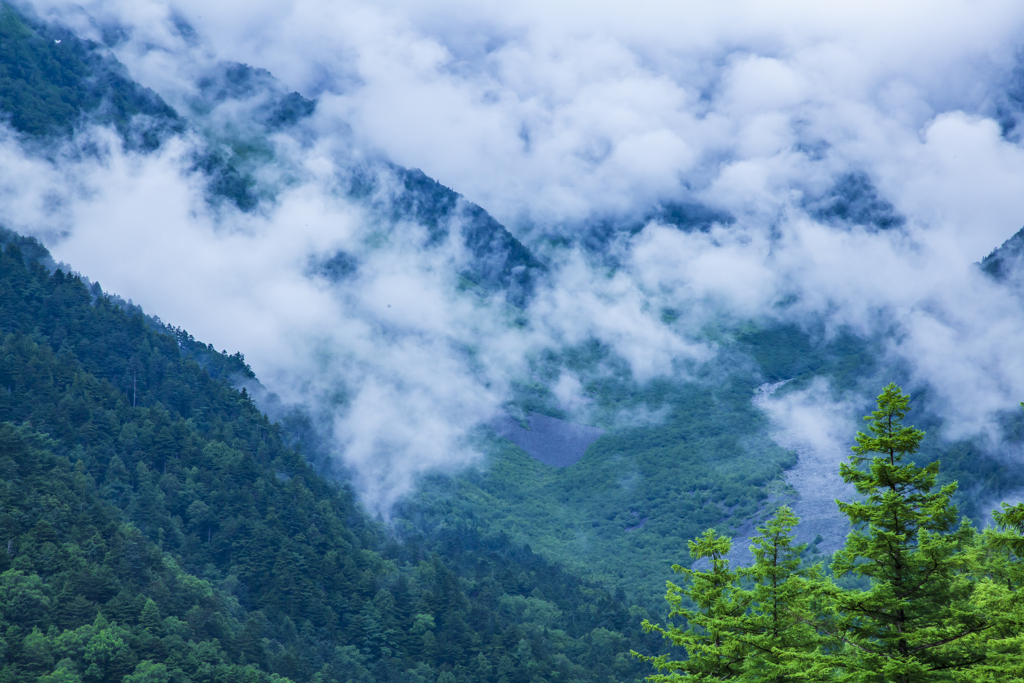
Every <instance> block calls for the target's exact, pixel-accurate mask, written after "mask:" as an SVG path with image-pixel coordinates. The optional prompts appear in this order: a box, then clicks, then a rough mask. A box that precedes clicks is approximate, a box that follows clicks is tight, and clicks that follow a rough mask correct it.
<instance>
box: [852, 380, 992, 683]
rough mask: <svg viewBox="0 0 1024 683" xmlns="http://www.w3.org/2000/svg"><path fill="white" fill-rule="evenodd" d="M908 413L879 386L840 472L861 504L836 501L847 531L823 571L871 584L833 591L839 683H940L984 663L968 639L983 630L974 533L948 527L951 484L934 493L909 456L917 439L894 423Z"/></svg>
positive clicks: (930, 477)
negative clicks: (971, 551) (972, 566)
mask: <svg viewBox="0 0 1024 683" xmlns="http://www.w3.org/2000/svg"><path fill="white" fill-rule="evenodd" d="M909 406H910V397H909V396H908V395H906V394H904V393H903V392H902V391H901V390H900V388H899V387H897V386H896V385H895V384H890V385H889V386H887V387H885V389H884V390H883V391H882V394H881V395H880V396H879V397H878V410H875V411H874V412H872V413H871V415H869V416H867V417H865V418H864V419H865V420H867V421H869V422H870V425H869V431H870V434H864V433H863V432H858V434H857V445H856V446H854V447H853V455H851V456H850V463H849V464H843V465H842V466H841V467H840V474H841V475H842V477H843V479H844V480H845V481H846V482H848V483H852V484H853V485H854V487H855V488H856V490H857V492H858V493H860V494H861V495H862V496H863V499H862V500H860V501H854V502H848V503H844V502H839V508H840V510H841V511H842V512H843V513H844V514H845V515H846V516H847V517H848V518H849V519H850V522H851V524H852V526H853V530H852V531H851V532H850V535H849V537H848V538H847V541H846V546H845V547H844V548H843V549H842V550H841V551H839V552H838V553H837V554H836V556H835V560H834V561H833V564H832V570H833V572H834V573H835V574H836V575H837V576H840V577H841V576H844V575H847V574H852V575H854V576H860V577H864V578H866V579H868V580H869V581H870V583H871V587H870V588H868V589H866V590H837V591H836V592H835V609H836V613H837V614H838V615H839V617H838V619H837V626H838V627H839V628H838V629H836V630H833V631H832V633H833V635H835V636H836V637H837V638H838V640H839V641H840V642H841V644H842V651H841V652H840V653H838V655H837V659H836V663H837V664H838V665H839V667H840V669H841V671H842V674H841V676H840V680H843V681H858V682H860V681H865V682H866V681H879V682H882V681H885V682H890V681H893V682H897V683H910V682H912V681H938V680H948V679H950V678H951V677H952V672H953V671H966V670H968V669H970V668H971V667H972V666H974V665H975V664H977V663H978V662H979V661H980V660H981V659H982V658H983V652H982V651H981V649H980V648H978V647H974V646H972V639H971V638H970V636H972V635H973V634H976V633H980V632H981V631H983V630H984V629H985V628H986V621H985V619H984V618H983V617H982V615H981V614H980V612H979V610H978V609H977V607H976V606H974V605H972V603H971V594H972V592H973V588H974V585H975V581H973V580H972V578H971V576H970V574H969V573H968V569H969V567H968V563H967V555H968V554H967V553H966V552H965V550H966V548H967V547H968V546H969V545H970V544H971V542H972V539H973V535H974V532H973V530H972V529H971V527H970V526H969V525H967V524H966V523H961V524H960V525H959V526H957V511H956V507H955V506H954V505H953V504H952V502H951V500H950V499H951V497H952V496H953V493H954V492H955V491H956V484H955V483H953V484H948V485H946V486H942V487H940V488H939V489H938V490H937V491H933V489H935V486H936V477H937V475H938V471H939V464H938V463H937V462H933V463H931V464H929V465H926V466H925V467H919V466H917V465H916V464H915V463H914V462H913V461H912V460H910V459H909V456H910V455H912V454H913V453H914V452H916V451H917V448H918V446H919V444H920V442H921V439H922V438H923V437H924V432H922V431H921V430H919V429H915V428H913V427H906V426H903V418H904V417H905V416H906V413H907V412H908V411H909V409H910V408H909Z"/></svg>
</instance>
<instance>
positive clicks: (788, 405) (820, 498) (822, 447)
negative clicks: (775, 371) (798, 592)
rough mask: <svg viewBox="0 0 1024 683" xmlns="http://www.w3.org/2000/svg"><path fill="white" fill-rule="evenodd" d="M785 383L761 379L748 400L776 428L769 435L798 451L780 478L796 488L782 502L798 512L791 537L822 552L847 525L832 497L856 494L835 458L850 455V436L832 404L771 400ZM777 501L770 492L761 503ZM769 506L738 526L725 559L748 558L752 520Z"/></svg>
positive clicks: (835, 546) (841, 538) (837, 541)
mask: <svg viewBox="0 0 1024 683" xmlns="http://www.w3.org/2000/svg"><path fill="white" fill-rule="evenodd" d="M787 381H788V380H787ZM785 384H786V381H782V382H772V383H765V384H762V385H761V386H760V387H758V388H757V391H755V393H754V397H753V399H752V402H753V404H754V405H756V406H758V407H760V408H762V409H763V410H765V411H766V412H768V414H769V415H771V416H772V418H773V420H772V421H773V423H774V424H775V426H776V428H777V429H778V431H775V432H774V433H772V435H771V436H772V439H774V440H775V442H776V443H777V444H779V445H780V446H782V447H783V448H787V449H789V450H792V451H794V452H795V453H796V455H797V463H796V465H795V466H794V467H793V468H792V469H790V470H789V471H788V472H786V474H785V475H784V480H785V483H786V484H787V485H788V486H789V487H791V488H792V490H793V491H795V493H796V499H795V500H792V501H787V502H786V504H788V505H789V507H790V508H791V509H792V510H793V513H794V514H795V515H796V516H797V517H799V518H800V525H799V526H797V528H796V542H797V543H807V544H810V545H812V546H814V547H816V548H817V549H818V550H819V551H821V552H822V553H830V552H834V551H836V550H839V549H840V548H842V547H843V544H844V542H845V541H846V535H847V533H848V532H849V530H850V525H849V522H848V521H847V519H846V517H845V516H844V515H843V514H842V513H841V512H840V511H839V506H838V505H836V499H837V498H838V499H841V500H853V499H855V498H856V497H857V493H856V491H854V489H853V487H852V486H850V485H849V484H847V483H846V482H844V481H843V479H842V477H840V476H839V464H840V463H841V462H845V460H846V458H847V457H848V456H849V453H850V451H849V442H851V441H852V439H851V438H850V434H848V433H847V430H846V429H845V422H844V421H843V420H841V419H836V417H837V415H836V414H835V410H836V407H835V406H830V405H828V404H827V403H825V402H822V403H820V404H815V403H813V402H806V401H804V402H786V401H785V400H783V401H778V402H776V401H771V400H770V399H771V397H772V395H773V394H774V393H775V392H776V391H777V390H778V389H780V388H781V387H783V386H784V385H785ZM840 432H841V433H840ZM778 504H782V503H781V502H780V501H779V500H773V499H771V498H770V499H769V501H768V504H767V506H766V508H774V507H775V505H778ZM773 512H774V510H772V509H765V510H764V513H763V514H760V515H758V517H757V519H755V520H753V521H751V522H748V523H747V524H744V525H743V526H742V527H741V528H740V529H739V530H738V532H737V533H736V534H735V539H734V542H733V548H732V551H731V552H730V553H729V559H730V560H732V561H733V562H734V563H738V564H741V565H749V564H750V563H751V562H753V556H752V555H751V553H750V549H749V546H750V537H751V536H753V535H754V534H755V533H756V529H755V526H756V525H757V524H759V523H761V522H762V521H763V519H765V518H767V517H768V516H770V515H771V514H773Z"/></svg>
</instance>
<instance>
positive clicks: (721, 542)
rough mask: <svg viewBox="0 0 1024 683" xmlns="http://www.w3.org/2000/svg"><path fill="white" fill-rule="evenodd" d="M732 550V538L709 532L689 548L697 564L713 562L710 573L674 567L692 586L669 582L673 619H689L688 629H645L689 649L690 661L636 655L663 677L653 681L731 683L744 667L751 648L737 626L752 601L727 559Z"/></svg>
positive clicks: (645, 625)
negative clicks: (740, 586) (726, 681)
mask: <svg viewBox="0 0 1024 683" xmlns="http://www.w3.org/2000/svg"><path fill="white" fill-rule="evenodd" d="M730 547H731V541H730V539H729V538H728V537H725V536H719V535H718V534H717V533H716V532H715V531H714V529H708V530H707V531H705V532H704V534H703V535H702V536H701V537H700V538H698V539H696V540H694V541H690V542H689V548H690V557H692V558H693V559H694V560H695V561H698V562H699V561H700V560H705V559H706V560H707V561H708V562H709V563H710V567H709V571H699V570H693V569H687V568H685V567H681V566H680V565H678V564H677V565H673V566H672V571H674V572H676V573H677V574H682V575H683V576H685V577H686V579H687V581H686V587H685V588H683V587H680V586H677V585H675V584H674V583H672V582H671V581H669V582H668V591H667V593H666V595H665V599H666V600H667V601H668V603H669V604H670V605H671V606H672V610H671V611H670V612H669V615H668V618H669V619H672V618H673V617H683V618H684V619H685V620H686V623H687V625H686V627H685V628H683V627H680V626H675V625H673V624H672V623H671V622H669V624H668V627H667V628H664V627H662V626H660V625H658V624H652V623H651V622H649V621H648V620H646V619H644V621H643V629H644V631H645V632H647V633H650V632H652V631H657V632H658V633H660V634H661V635H662V637H664V638H665V639H666V640H669V641H671V642H672V644H673V645H676V646H678V647H683V648H685V649H686V652H687V655H688V658H687V659H685V660H673V659H671V657H670V655H667V654H664V655H659V656H656V657H655V656H650V655H642V654H640V653H638V652H636V651H633V652H632V654H633V656H634V657H637V658H638V659H640V660H641V661H644V662H649V663H650V664H652V665H653V666H654V667H655V668H656V669H657V670H658V671H659V672H662V673H658V674H655V675H653V676H648V677H647V680H649V681H652V683H675V682H678V681H683V680H687V681H714V680H727V679H731V678H735V677H736V676H737V674H739V672H740V671H741V669H742V668H743V661H744V659H745V657H746V656H747V654H748V652H749V648H748V647H747V646H746V645H745V644H744V643H743V642H742V641H741V640H740V638H738V634H737V629H736V625H737V619H738V618H739V617H741V616H742V615H743V614H744V613H745V612H746V610H747V606H748V602H747V598H748V596H747V594H746V593H745V592H743V591H742V590H740V589H739V588H738V585H737V579H738V577H739V574H738V573H737V572H736V571H734V570H732V569H730V568H729V560H728V559H726V555H727V554H728V553H729V548H730ZM684 598H685V599H687V602H689V603H692V604H693V605H694V608H693V609H691V608H689V607H687V606H685V605H684Z"/></svg>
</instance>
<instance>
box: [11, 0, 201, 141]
mask: <svg viewBox="0 0 1024 683" xmlns="http://www.w3.org/2000/svg"><path fill="white" fill-rule="evenodd" d="M0 111H2V112H3V113H4V115H5V117H6V118H7V120H8V121H9V122H10V124H11V126H12V127H13V128H14V129H15V130H18V131H20V132H22V133H26V134H28V135H32V136H42V135H47V134H68V133H71V131H72V130H73V129H75V128H76V127H78V126H79V125H80V124H81V123H83V122H85V121H88V122H90V123H98V124H102V125H113V126H114V127H115V128H116V129H117V130H118V132H120V133H121V135H122V136H124V137H125V139H126V141H127V142H129V143H130V144H132V145H133V146H139V147H142V148H146V149H152V148H154V147H156V146H157V145H158V144H159V141H160V139H161V137H162V136H163V135H164V134H166V133H168V132H172V131H181V130H183V122H182V121H181V119H180V118H179V117H178V115H177V113H175V111H174V110H173V109H172V108H171V107H169V106H168V105H167V104H166V103H165V102H164V101H163V100H162V99H160V97H159V96H158V95H157V94H156V93H154V92H153V91H151V90H149V89H148V88H143V87H142V86H140V85H139V84H138V83H135V82H134V81H133V80H131V78H129V77H128V75H127V73H126V72H125V69H124V67H123V66H121V64H120V63H118V62H117V60H116V59H114V58H113V57H111V56H109V55H108V54H107V53H106V51H105V50H104V49H103V47H102V46H101V45H98V44H97V43H94V42H92V41H88V40H82V39H80V38H78V37H77V36H75V35H74V34H73V33H71V32H70V31H68V30H64V29H61V28H59V27H55V26H47V25H45V24H42V23H40V22H36V21H33V20H31V19H29V18H27V17H26V16H24V15H22V14H20V13H19V12H17V11H16V10H15V9H14V8H12V7H11V6H10V5H8V4H6V3H4V4H2V5H0ZM140 115H141V116H143V117H145V118H146V121H145V122H144V123H143V122H142V121H139V122H138V125H135V126H133V125H132V122H133V119H135V117H138V116H140Z"/></svg>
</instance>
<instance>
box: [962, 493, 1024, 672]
mask: <svg viewBox="0 0 1024 683" xmlns="http://www.w3.org/2000/svg"><path fill="white" fill-rule="evenodd" d="M1002 508H1003V509H1002V510H1001V511H995V512H993V513H992V518H993V520H994V521H995V523H996V528H988V529H985V531H984V532H983V533H981V534H979V535H978V536H979V538H978V542H977V543H976V545H975V557H974V561H975V571H976V572H977V574H978V575H979V576H980V577H981V580H980V582H979V585H978V587H977V588H976V589H975V594H974V601H975V605H976V606H977V608H978V609H979V610H980V611H982V612H983V613H984V614H986V615H988V616H989V626H990V628H989V629H988V630H987V631H985V632H983V633H979V634H976V635H975V636H973V641H974V642H973V643H972V645H973V646H974V647H976V648H983V649H984V652H985V655H986V656H985V661H984V662H983V663H981V664H979V665H977V666H975V667H973V668H972V669H971V670H970V671H967V672H964V673H962V674H960V675H958V676H957V680H960V681H964V683H967V682H968V681H969V682H970V683H975V682H977V683H1002V682H1003V681H1020V680H1022V679H1024V596H1022V594H1021V590H1020V589H1021V587H1022V586H1024V563H1022V562H1021V558H1022V557H1024V504H1018V505H1015V506H1012V507H1011V506H1009V505H1007V504H1006V503H1003V505H1002Z"/></svg>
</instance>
